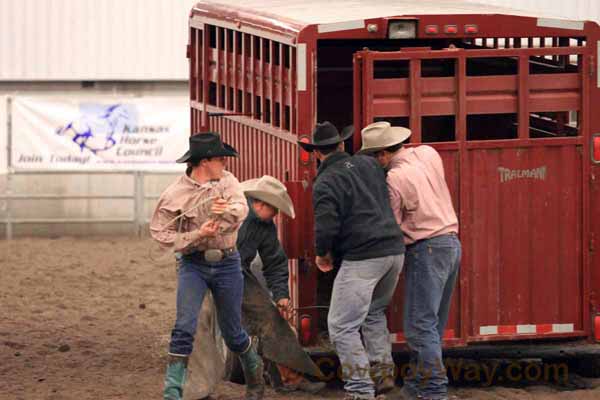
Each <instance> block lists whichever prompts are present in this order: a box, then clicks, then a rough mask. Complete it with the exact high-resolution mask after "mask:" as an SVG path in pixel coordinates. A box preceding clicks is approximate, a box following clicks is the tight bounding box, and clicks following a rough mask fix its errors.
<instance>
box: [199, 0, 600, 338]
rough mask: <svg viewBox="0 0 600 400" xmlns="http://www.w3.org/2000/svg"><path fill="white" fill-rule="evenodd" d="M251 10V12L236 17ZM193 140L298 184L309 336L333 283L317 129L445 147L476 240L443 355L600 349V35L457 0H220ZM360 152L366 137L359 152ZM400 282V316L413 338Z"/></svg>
mask: <svg viewBox="0 0 600 400" xmlns="http://www.w3.org/2000/svg"><path fill="white" fill-rule="evenodd" d="M238 4H242V5H241V6H238ZM189 28H190V30H189V46H188V57H189V59H190V97H191V124H192V129H193V131H198V130H200V129H204V128H210V129H213V130H216V131H218V132H220V133H221V134H222V135H223V137H224V138H225V139H226V140H227V141H228V142H229V143H232V144H233V145H234V146H235V147H236V148H237V149H238V150H239V151H240V153H241V157H240V158H239V159H237V160H235V161H233V162H232V164H230V168H231V170H232V172H233V173H235V174H236V175H237V176H238V177H239V179H240V180H245V179H249V178H254V177H258V176H260V175H262V174H270V175H273V176H275V177H277V178H279V179H280V180H282V181H284V182H285V183H286V185H287V186H288V188H289V191H290V193H291V195H292V197H293V199H294V202H295V205H296V208H297V210H298V213H297V214H298V216H297V218H296V219H295V220H289V219H283V220H282V221H281V223H280V225H281V228H282V229H281V233H282V238H283V241H284V243H285V248H286V250H287V253H288V255H289V257H290V260H291V261H290V272H291V287H292V297H293V303H294V306H295V308H296V309H297V310H298V317H299V318H298V319H297V326H298V328H299V330H300V333H301V338H302V341H303V344H305V345H306V346H317V345H319V344H320V343H319V338H320V337H321V335H320V334H321V333H322V332H323V331H324V330H326V324H325V323H324V322H325V321H324V318H325V316H326V307H327V301H328V296H329V292H330V290H331V284H332V282H331V279H327V277H326V276H323V275H322V274H321V273H320V272H318V270H317V268H315V266H314V257H313V240H314V236H313V216H312V206H311V185H312V179H313V177H314V176H315V171H316V161H315V160H314V159H313V157H312V156H311V155H310V154H308V153H305V152H302V151H300V149H299V148H298V146H297V145H296V141H297V140H310V139H309V138H310V133H311V130H312V128H313V126H314V125H315V123H316V122H317V121H324V120H329V121H332V122H333V123H334V124H336V125H337V126H338V127H339V128H342V127H343V126H346V125H350V124H354V126H355V127H356V130H357V132H360V129H361V128H362V127H364V126H365V125H367V124H369V123H371V122H374V121H379V120H387V121H390V122H391V123H392V124H393V125H400V126H406V127H409V128H410V129H411V130H412V132H413V135H412V137H411V143H410V145H413V144H415V145H418V144H420V143H427V144H429V145H431V146H433V147H435V148H436V149H437V150H438V151H439V152H440V154H441V156H442V158H443V160H444V164H445V170H446V178H447V181H448V184H449V186H450V190H451V193H452V195H453V199H454V206H455V208H456V210H457V212H458V214H459V218H460V226H461V232H460V237H461V240H462V243H463V246H464V258H463V262H462V268H461V275H460V282H459V284H458V286H457V289H456V291H455V296H454V304H453V307H452V313H451V318H450V322H449V324H448V329H447V331H446V335H445V345H446V347H469V346H472V345H474V344H477V343H481V342H486V343H489V342H503V343H504V344H506V342H508V343H509V344H510V343H518V342H520V341H522V340H529V341H533V342H534V343H548V340H550V339H552V341H551V343H553V345H555V346H563V345H564V344H565V343H567V342H571V341H573V340H579V341H580V343H581V342H588V343H589V342H594V341H600V299H599V297H598V296H599V294H600V251H599V250H597V246H598V245H596V244H595V237H598V236H599V232H600V182H599V180H600V165H599V164H598V161H600V113H599V112H597V111H594V110H595V107H597V105H598V104H600V89H599V87H600V74H599V69H600V61H599V58H600V57H599V52H600V28H599V27H598V25H597V24H596V23H593V22H581V21H572V20H566V19H561V18H552V17H540V16H537V15H533V14H530V15H528V14H525V13H523V12H521V11H513V10H506V9H498V8H495V7H491V6H483V5H478V4H471V3H466V2H459V1H437V0H436V1H434V0H418V1H417V0H408V1H395V2H388V1H372V0H354V1H339V0H338V1H336V0H332V1H317V0H286V1H280V0H246V1H244V2H239V1H236V0H221V1H220V3H213V2H200V3H198V4H197V5H196V6H195V7H194V8H193V10H192V11H191V14H190V19H189ZM346 145H347V149H350V152H352V151H353V150H356V149H357V148H359V147H360V135H359V134H356V135H355V136H354V139H353V140H352V141H350V142H349V143H346ZM401 310H402V288H401V287H400V288H399V290H398V292H397V293H396V297H395V298H394V301H393V303H392V305H391V307H390V310H389V326H390V331H391V332H393V334H392V340H393V342H394V343H396V344H398V345H401V344H402V342H403V335H402V323H401V321H402V311H401Z"/></svg>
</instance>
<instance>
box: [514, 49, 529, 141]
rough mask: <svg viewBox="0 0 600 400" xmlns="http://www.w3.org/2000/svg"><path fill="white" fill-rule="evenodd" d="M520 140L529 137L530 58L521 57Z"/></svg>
mask: <svg viewBox="0 0 600 400" xmlns="http://www.w3.org/2000/svg"><path fill="white" fill-rule="evenodd" d="M518 95H519V106H518V111H517V113H518V114H517V117H518V121H519V139H527V138H528V137H529V56H527V55H520V56H519V92H518Z"/></svg>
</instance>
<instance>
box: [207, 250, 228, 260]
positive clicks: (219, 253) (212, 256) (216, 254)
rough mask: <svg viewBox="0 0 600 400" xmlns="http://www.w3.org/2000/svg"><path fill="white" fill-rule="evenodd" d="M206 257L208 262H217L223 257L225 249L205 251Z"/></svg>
mask: <svg viewBox="0 0 600 400" xmlns="http://www.w3.org/2000/svg"><path fill="white" fill-rule="evenodd" d="M204 259H205V260H206V261H208V262H211V263H215V262H219V261H221V260H222V259H223V250H219V249H209V250H206V251H204Z"/></svg>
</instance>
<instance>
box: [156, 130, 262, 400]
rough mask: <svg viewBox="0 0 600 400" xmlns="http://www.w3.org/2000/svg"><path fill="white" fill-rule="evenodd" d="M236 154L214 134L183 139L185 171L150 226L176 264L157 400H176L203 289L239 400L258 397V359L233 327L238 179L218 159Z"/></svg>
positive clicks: (242, 214) (241, 208) (238, 278)
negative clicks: (235, 370) (238, 376)
mask: <svg viewBox="0 0 600 400" xmlns="http://www.w3.org/2000/svg"><path fill="white" fill-rule="evenodd" d="M236 156H237V152H236V151H235V149H234V148H233V147H231V146H229V145H228V144H226V143H223V142H222V141H221V138H220V136H219V135H218V134H217V133H213V132H206V133H200V134H197V135H194V136H191V137H190V149H189V151H188V152H187V153H186V154H185V155H184V156H183V157H181V158H180V159H179V160H177V162H181V163H183V162H185V163H187V164H188V169H187V171H186V174H185V175H183V176H181V177H179V178H177V180H176V181H175V182H174V183H173V184H171V185H170V186H169V187H168V188H167V189H166V190H165V191H164V192H163V193H162V195H161V196H160V199H159V201H158V204H157V206H156V210H155V211H154V215H153V217H152V221H151V223H150V233H151V235H152V237H153V238H154V239H155V240H156V241H157V242H159V243H160V245H161V246H162V247H165V248H170V249H172V250H173V251H174V252H175V256H176V258H177V262H178V267H179V268H178V273H177V274H178V285H177V318H176V322H175V327H174V328H173V330H172V332H171V341H170V346H169V355H170V361H169V365H168V367H167V372H166V377H165V389H164V394H163V398H164V399H165V400H181V399H182V398H183V385H184V382H185V377H186V372H187V361H188V357H189V356H190V354H191V353H192V348H193V343H194V335H195V334H196V327H197V322H198V312H199V311H200V309H201V306H202V301H203V299H204V295H205V294H206V291H207V290H210V291H211V292H212V295H213V298H214V302H215V305H216V308H217V317H218V322H219V327H220V329H221V332H222V334H223V338H224V339H225V343H226V345H227V347H228V348H229V349H230V350H231V351H232V352H234V353H237V354H238V355H239V358H240V361H241V363H242V367H243V370H244V375H245V377H246V384H247V392H246V399H248V400H259V399H262V397H263V394H264V381H263V377H262V370H263V364H262V360H261V358H260V357H259V356H258V354H257V352H256V343H255V342H254V343H253V341H252V340H251V339H250V338H249V337H248V334H247V333H246V331H245V330H244V329H243V328H242V323H241V306H242V297H243V288H244V278H243V275H242V270H241V262H240V255H239V253H238V251H237V248H236V240H237V233H238V229H239V228H240V226H241V224H242V222H243V221H244V219H245V218H246V215H247V214H248V204H247V201H246V197H245V196H244V193H243V191H242V187H241V185H240V183H239V182H238V180H237V179H236V178H235V176H233V175H232V174H231V173H229V172H227V171H225V165H226V157H236Z"/></svg>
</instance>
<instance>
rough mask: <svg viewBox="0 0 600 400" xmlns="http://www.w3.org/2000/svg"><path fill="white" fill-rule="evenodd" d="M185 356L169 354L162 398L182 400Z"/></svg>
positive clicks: (186, 362) (185, 369) (185, 370)
mask: <svg viewBox="0 0 600 400" xmlns="http://www.w3.org/2000/svg"><path fill="white" fill-rule="evenodd" d="M187 364H188V357H187V356H175V355H169V364H168V365H167V372H166V374H165V390H164V392H163V400H182V399H183V385H184V383H185V376H186V373H187Z"/></svg>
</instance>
